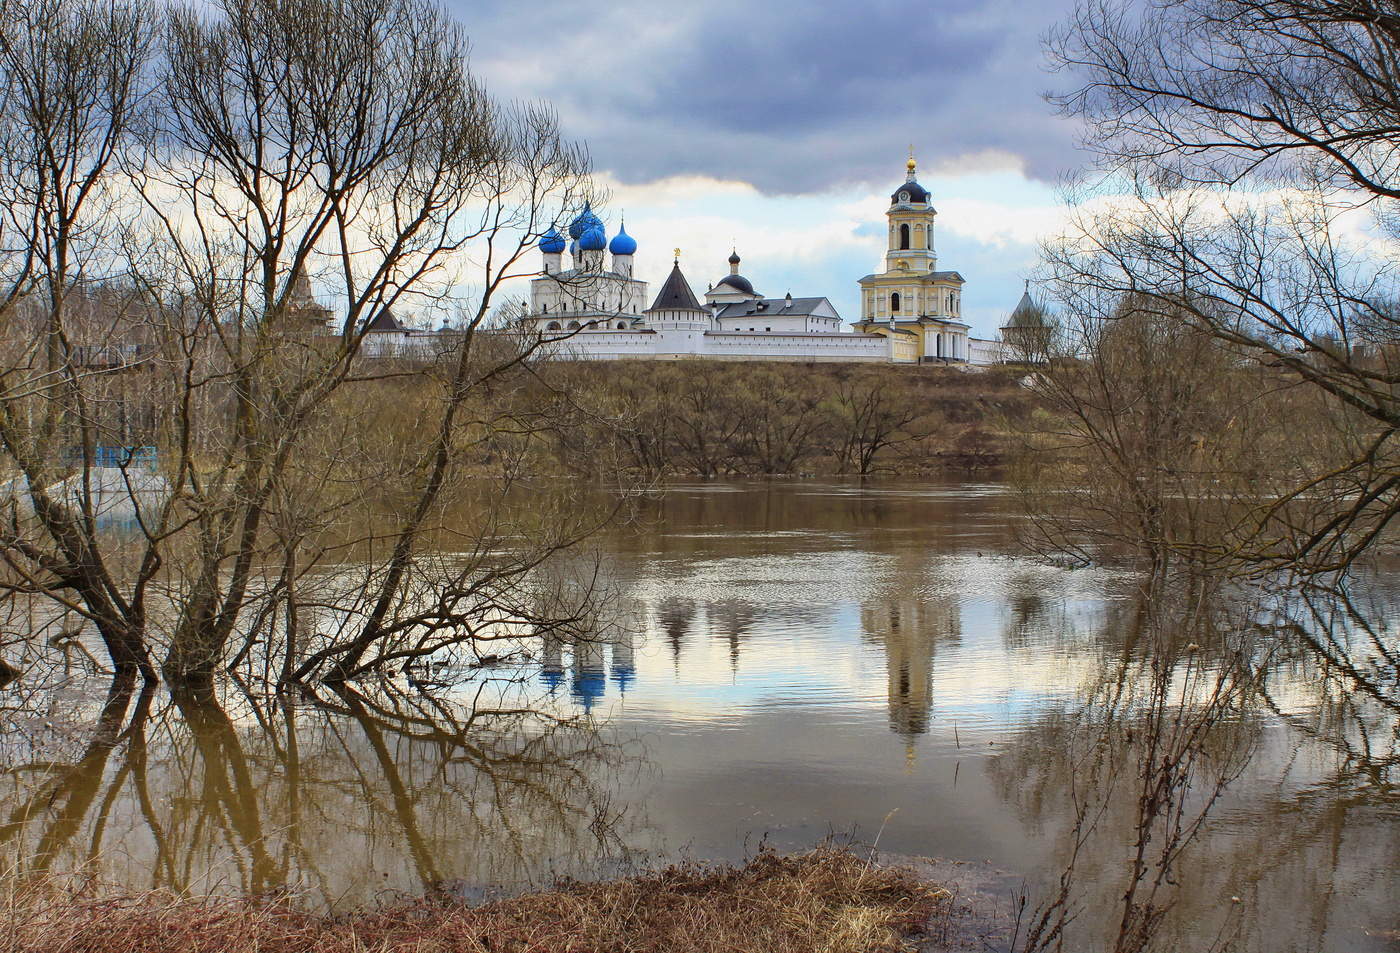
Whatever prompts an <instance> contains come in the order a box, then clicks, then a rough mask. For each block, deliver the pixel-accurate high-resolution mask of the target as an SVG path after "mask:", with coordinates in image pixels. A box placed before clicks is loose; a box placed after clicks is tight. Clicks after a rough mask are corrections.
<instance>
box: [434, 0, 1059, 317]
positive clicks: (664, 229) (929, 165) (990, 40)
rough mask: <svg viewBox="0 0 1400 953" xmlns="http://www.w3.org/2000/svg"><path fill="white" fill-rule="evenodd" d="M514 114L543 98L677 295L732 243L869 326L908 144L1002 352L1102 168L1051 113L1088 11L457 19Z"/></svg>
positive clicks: (495, 11) (915, 6) (560, 11)
mask: <svg viewBox="0 0 1400 953" xmlns="http://www.w3.org/2000/svg"><path fill="white" fill-rule="evenodd" d="M448 4H449V7H450V8H451V9H452V10H453V12H454V13H455V14H456V16H457V17H458V18H459V19H460V20H461V21H462V23H463V24H464V25H465V26H466V28H467V30H468V32H469V34H470V36H471V39H472V46H473V61H472V66H473V69H474V70H475V71H476V72H477V74H478V75H479V76H480V77H481V78H482V79H483V80H485V81H486V83H487V84H488V86H489V88H490V89H491V90H492V92H493V93H494V94H495V95H496V96H498V97H500V98H506V99H509V98H526V99H543V100H547V101H549V102H550V103H552V104H553V105H554V106H555V108H556V109H557V110H558V112H559V114H560V117H561V120H562V121H563V124H564V128H565V131H566V133H567V134H568V135H570V136H572V137H575V138H577V139H581V140H583V141H584V142H585V143H586V144H587V146H588V148H589V151H590V153H591V155H592V157H593V162H594V166H595V168H596V169H597V171H598V173H599V177H600V178H601V179H602V181H603V183H604V184H606V185H607V186H609V187H610V189H611V193H612V201H611V203H610V206H609V208H608V209H607V210H606V214H605V216H604V217H605V218H606V219H607V221H608V226H609V231H610V232H612V231H615V229H616V226H617V222H618V218H619V216H620V215H622V214H623V213H625V214H626V218H627V230H628V232H630V233H631V234H632V235H633V236H634V237H635V238H636V239H637V241H638V243H639V246H640V248H639V251H638V255H637V267H638V272H639V276H640V277H642V278H646V279H648V280H650V281H652V282H659V281H660V279H661V278H663V277H664V275H665V271H666V270H667V269H668V268H669V266H670V257H671V254H670V250H671V249H672V248H674V247H677V246H679V247H680V248H682V249H683V256H682V267H683V268H684V269H685V271H686V274H687V276H688V277H689V278H690V280H691V283H692V285H694V286H696V290H697V292H700V291H703V290H704V289H705V287H706V286H707V285H708V284H709V283H710V282H712V281H715V280H717V279H718V278H719V277H720V276H721V275H723V274H725V273H727V270H728V269H727V265H726V264H725V261H724V259H725V258H726V257H727V256H728V254H729V247H730V244H731V242H732V243H734V244H737V246H738V250H739V253H740V254H741V255H742V256H743V258H744V267H743V272H744V274H746V275H747V276H748V277H749V278H750V279H752V280H753V282H754V284H755V286H756V287H757V288H758V290H759V291H760V292H762V293H764V294H767V295H771V296H774V297H778V296H781V295H783V294H784V293H786V292H788V291H791V292H792V293H793V294H794V295H825V296H826V297H829V298H831V300H832V301H833V302H834V303H835V304H836V306H837V308H838V309H839V310H840V312H841V314H842V316H843V317H844V318H846V319H847V320H851V319H854V318H856V317H858V316H859V312H858V307H857V300H858V299H857V286H856V281H857V279H859V278H860V277H861V276H862V275H865V274H868V273H870V272H871V271H874V270H875V269H876V267H877V265H878V264H879V261H880V257H881V252H882V251H883V248H884V234H885V232H884V218H883V215H884V211H885V209H886V207H887V206H888V204H889V195H890V193H891V192H892V191H893V190H894V188H895V187H896V186H897V185H898V184H899V183H900V182H902V181H903V178H904V161H905V159H906V157H907V152H908V149H909V146H910V144H911V143H912V144H913V146H914V147H915V150H916V153H917V155H918V158H919V164H920V165H919V168H920V174H919V178H920V181H921V182H922V183H923V184H924V185H925V186H927V187H928V188H930V189H931V190H932V192H933V195H934V204H935V206H936V207H937V209H938V211H939V218H938V233H937V235H938V237H937V243H938V252H939V267H941V268H951V269H956V270H957V271H960V272H961V273H962V275H963V277H964V278H966V279H967V282H968V284H967V289H966V293H965V297H964V313H965V315H966V316H967V317H968V318H969V320H970V322H971V323H972V325H973V329H974V333H980V334H990V333H991V332H993V331H994V329H995V328H996V327H997V326H999V325H1000V323H1001V321H1002V319H1003V318H1004V316H1005V314H1006V313H1007V312H1008V311H1009V309H1010V308H1011V307H1012V305H1014V303H1015V301H1016V299H1017V298H1018V297H1019V294H1020V286H1021V277H1022V276H1024V275H1025V274H1026V273H1027V272H1028V271H1029V270H1030V269H1031V268H1032V267H1033V264H1034V261H1035V254H1036V250H1035V240H1036V238H1037V236H1038V235H1039V234H1042V233H1043V232H1045V231H1046V230H1048V229H1051V228H1053V227H1054V223H1055V222H1056V221H1057V220H1058V218H1059V207H1058V205H1059V203H1058V201H1057V197H1056V190H1055V184H1056V181H1057V180H1058V178H1059V177H1060V176H1061V175H1062V174H1063V173H1065V172H1068V171H1071V170H1073V169H1074V168H1075V167H1077V166H1078V165H1079V164H1080V163H1082V162H1083V157H1082V156H1081V155H1080V154H1078V152H1077V150H1076V149H1075V130H1074V128H1073V126H1072V125H1071V124H1070V123H1068V122H1067V121H1065V120H1062V119H1059V118H1057V117H1056V116H1055V115H1054V114H1053V111H1052V109H1051V107H1049V106H1048V105H1047V104H1046V103H1045V102H1044V100H1043V98H1042V94H1043V92H1044V91H1045V90H1046V89H1048V88H1050V87H1051V86H1052V85H1054V83H1055V77H1053V76H1051V75H1050V74H1048V73H1047V72H1046V71H1045V70H1044V68H1043V66H1042V62H1043V60H1042V54H1041V46H1040V41H1041V37H1042V35H1043V34H1044V33H1045V31H1046V30H1047V29H1049V28H1050V27H1051V26H1052V25H1053V24H1054V23H1055V22H1056V20H1057V19H1058V18H1059V17H1060V16H1062V15H1063V14H1064V12H1065V11H1066V9H1067V8H1068V7H1069V6H1070V0H1048V2H1043V3H1035V4H1027V3H1025V2H1023V0H1022V2H1017V0H935V2H933V3H918V2H914V0H868V2H864V3H851V2H849V0H842V2H838V0H803V2H797V3H789V4H751V3H746V2H740V0H699V2H691V3H685V4H675V3H668V2H667V0H652V2H648V3H641V2H639V0H614V2H611V3H609V4H597V5H584V6H580V5H579V4H577V3H564V2H561V0H534V2H531V3H520V2H519V0H448Z"/></svg>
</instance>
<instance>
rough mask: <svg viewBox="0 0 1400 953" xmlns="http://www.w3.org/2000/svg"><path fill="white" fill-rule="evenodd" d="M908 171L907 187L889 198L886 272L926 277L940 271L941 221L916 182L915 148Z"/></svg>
mask: <svg viewBox="0 0 1400 953" xmlns="http://www.w3.org/2000/svg"><path fill="white" fill-rule="evenodd" d="M906 168H907V169H908V174H907V176H906V178H905V180H904V184H903V185H901V186H900V187H899V188H898V189H896V190H895V192H894V194H893V195H891V196H890V209H889V211H888V212H886V213H885V217H886V218H887V219H889V223H890V238H889V249H888V251H886V253H885V271H886V272H890V273H895V274H898V273H900V272H906V273H908V274H913V275H926V274H928V273H929V272H931V271H936V270H937V268H938V255H937V253H936V252H935V251H934V248H933V220H934V219H935V218H937V217H938V210H937V209H935V208H934V207H933V204H932V203H931V201H930V196H929V193H928V190H927V189H925V188H924V187H923V186H922V185H920V184H919V182H918V179H917V178H915V175H914V173H915V172H916V171H917V168H918V163H916V162H915V161H914V150H913V149H912V148H911V149H910V150H909V161H908V163H906Z"/></svg>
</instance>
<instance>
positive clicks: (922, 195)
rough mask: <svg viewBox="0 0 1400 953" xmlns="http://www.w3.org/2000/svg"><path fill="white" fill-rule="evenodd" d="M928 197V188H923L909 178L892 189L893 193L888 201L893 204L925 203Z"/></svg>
mask: <svg viewBox="0 0 1400 953" xmlns="http://www.w3.org/2000/svg"><path fill="white" fill-rule="evenodd" d="M928 198H929V192H928V189H926V188H924V187H923V186H922V185H920V184H919V183H918V182H917V181H915V180H914V179H910V180H909V181H908V182H905V183H903V184H901V185H900V187H899V188H897V189H895V190H894V194H892V195H891V196H890V202H891V203H892V204H894V205H903V204H906V203H910V202H917V203H919V204H920V205H927V204H928Z"/></svg>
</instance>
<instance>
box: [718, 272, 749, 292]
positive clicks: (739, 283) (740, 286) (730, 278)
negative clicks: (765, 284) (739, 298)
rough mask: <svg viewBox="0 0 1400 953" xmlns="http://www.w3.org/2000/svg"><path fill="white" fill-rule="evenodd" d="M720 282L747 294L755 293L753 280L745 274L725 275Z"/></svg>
mask: <svg viewBox="0 0 1400 953" xmlns="http://www.w3.org/2000/svg"><path fill="white" fill-rule="evenodd" d="M719 284H721V285H728V286H729V287H731V288H733V289H734V290H735V291H742V292H743V293H744V294H746V295H751V294H753V293H754V290H753V282H752V281H749V279H747V278H745V277H744V276H743V275H725V276H724V277H723V278H721V279H720V280H719Z"/></svg>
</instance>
